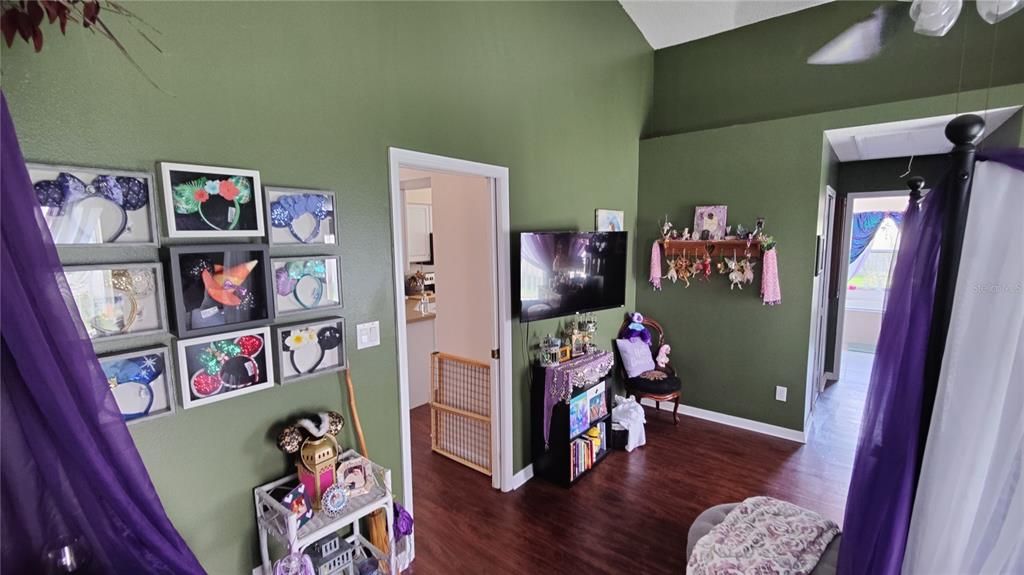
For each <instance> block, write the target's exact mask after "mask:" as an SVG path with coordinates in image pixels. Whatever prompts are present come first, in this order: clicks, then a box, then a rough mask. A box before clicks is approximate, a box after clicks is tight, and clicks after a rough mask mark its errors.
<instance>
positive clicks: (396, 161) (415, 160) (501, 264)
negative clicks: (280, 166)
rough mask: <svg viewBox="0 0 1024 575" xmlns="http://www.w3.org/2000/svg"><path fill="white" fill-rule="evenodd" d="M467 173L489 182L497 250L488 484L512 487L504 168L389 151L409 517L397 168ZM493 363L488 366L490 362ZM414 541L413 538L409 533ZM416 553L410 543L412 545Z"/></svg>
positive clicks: (401, 422) (402, 249) (409, 457)
mask: <svg viewBox="0 0 1024 575" xmlns="http://www.w3.org/2000/svg"><path fill="white" fill-rule="evenodd" d="M400 167H406V168H413V169H423V170H431V171H435V172H449V173H457V174H470V175H476V176H483V177H486V178H490V181H491V182H492V187H493V190H494V196H492V198H493V201H492V205H493V206H494V208H495V210H494V211H495V214H494V215H495V226H493V228H492V229H494V230H495V231H496V232H497V237H496V238H491V240H492V242H493V245H494V246H495V249H496V252H497V253H496V254H495V255H496V260H495V261H496V263H497V267H498V269H497V275H496V277H495V278H493V281H494V282H495V283H496V288H497V289H496V290H495V292H494V293H496V294H497V298H498V302H497V303H498V306H497V307H498V309H497V312H498V317H497V318H496V321H495V326H496V328H497V332H498V334H497V335H498V337H497V339H498V346H497V349H499V350H500V351H499V356H500V357H499V359H498V360H497V363H498V369H497V370H496V371H497V377H492V378H491V449H492V454H493V456H492V459H491V463H492V468H493V470H492V473H491V485H492V486H493V487H494V488H495V489H501V490H502V491H511V490H512V489H513V485H512V299H511V297H512V295H511V293H510V292H511V285H512V284H511V279H510V278H511V270H510V262H509V258H510V254H509V250H510V249H511V248H510V244H509V233H510V229H509V193H508V189H509V188H508V168H505V167H502V166H494V165H490V164H481V163H478V162H471V161H468V160H459V159H456V158H448V157H444V156H436V155H434V154H426V153H423V152H415V151H412V150H403V149H400V148H388V170H389V178H390V189H391V238H392V254H393V257H394V261H393V263H394V280H395V286H394V287H395V322H396V324H395V335H396V339H397V341H398V378H399V381H398V383H399V385H398V398H399V418H398V420H399V427H400V432H401V440H402V491H403V493H404V495H405V501H404V503H405V506H406V508H408V509H409V512H410V513H412V512H413V496H412V493H413V486H412V449H411V432H410V429H409V361H408V356H407V353H408V341H407V334H406V330H405V325H406V323H405V229H404V226H403V224H402V222H403V218H404V213H403V211H404V209H405V207H404V205H403V195H402V190H401V181H400V180H401V177H400V174H399V168H400ZM492 363H493V362H492ZM414 536H415V534H414ZM412 543H413V545H412V549H413V553H415V540H413V541H412Z"/></svg>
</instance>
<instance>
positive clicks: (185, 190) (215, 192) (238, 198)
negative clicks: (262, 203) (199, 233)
mask: <svg viewBox="0 0 1024 575" xmlns="http://www.w3.org/2000/svg"><path fill="white" fill-rule="evenodd" d="M212 196H220V197H222V198H224V199H225V200H226V201H229V202H234V203H235V209H234V210H233V213H232V212H229V214H228V218H229V219H230V220H231V221H230V222H229V223H228V227H227V228H221V227H219V226H216V225H214V224H213V223H212V222H210V220H208V219H206V216H205V215H203V204H205V203H206V202H207V201H208V200H209V199H210V197H212ZM173 198H174V211H175V212H176V213H179V214H199V217H200V218H202V220H203V221H204V222H206V225H208V226H210V227H211V228H213V229H215V230H221V231H226V230H233V229H235V228H236V227H238V220H239V218H241V215H242V204H247V203H249V201H250V200H252V187H251V184H250V183H249V179H248V178H243V177H241V176H234V177H230V178H227V179H224V180H210V179H208V178H199V179H197V180H192V181H191V182H185V183H183V184H178V185H176V186H174V192H173Z"/></svg>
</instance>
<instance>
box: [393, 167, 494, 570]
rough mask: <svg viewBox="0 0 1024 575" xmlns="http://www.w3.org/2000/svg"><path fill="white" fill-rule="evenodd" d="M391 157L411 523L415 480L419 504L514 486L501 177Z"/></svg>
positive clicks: (487, 170) (423, 525) (422, 526)
mask: <svg viewBox="0 0 1024 575" xmlns="http://www.w3.org/2000/svg"><path fill="white" fill-rule="evenodd" d="M389 157H390V187H391V224H392V236H393V238H392V239H393V246H394V257H395V260H394V273H395V304H396V339H397V342H398V358H397V362H398V365H399V399H400V410H401V413H400V418H399V421H400V427H401V429H400V431H401V439H402V463H403V477H402V481H403V491H404V493H403V495H404V502H405V504H406V507H407V508H409V509H410V511H412V512H413V514H414V516H415V515H416V512H415V508H414V506H413V486H414V484H415V485H417V486H422V490H423V492H424V493H425V494H426V496H427V497H426V500H425V501H427V502H428V503H426V504H427V505H429V504H430V502H443V501H445V500H446V499H447V498H448V497H449V496H450V489H451V487H452V486H454V485H456V484H458V483H459V482H474V483H476V482H487V483H490V484H491V486H492V487H493V488H495V489H501V490H503V491H508V490H510V489H511V488H512V460H511V457H512V437H511V435H512V431H511V429H512V428H511V426H512V416H511V403H512V402H511V385H510V381H511V372H512V366H511V352H510V350H511V338H512V328H511V321H512V316H511V299H510V295H509V285H510V284H509V279H508V278H509V242H508V237H509V229H508V228H509V226H508V210H509V207H508V170H507V169H506V168H503V167H499V166H491V165H486V164H479V163H476V162H468V161H464V160H457V159H453V158H446V157H442V156H434V155H431V154H423V153H419V152H412V151H407V150H399V149H395V148H392V149H391V150H390V153H389ZM417 531H421V532H424V533H425V532H427V531H429V525H428V524H427V522H421V521H417ZM435 535H436V536H441V534H440V533H437V534H435ZM413 536H414V538H415V536H416V533H414V534H413ZM414 545H415V539H414V540H413V547H412V549H413V550H414V549H415V546H414ZM413 552H414V551H413ZM408 559H409V560H411V557H409V558H408Z"/></svg>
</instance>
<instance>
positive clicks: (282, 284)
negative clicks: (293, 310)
mask: <svg viewBox="0 0 1024 575" xmlns="http://www.w3.org/2000/svg"><path fill="white" fill-rule="evenodd" d="M306 278H311V280H313V281H315V282H316V285H315V287H314V289H313V295H312V301H305V300H303V299H302V296H300V295H299V292H298V291H297V290H296V289H295V288H296V287H298V285H299V282H301V281H304V280H306ZM325 279H327V263H326V262H325V261H324V260H305V261H292V262H288V263H287V264H285V265H284V266H282V267H280V268H278V269H277V271H276V272H274V283H275V285H276V287H277V293H278V295H281V296H289V295H290V296H292V297H294V298H295V301H296V302H298V304H299V305H301V306H302V307H304V308H306V309H310V308H314V307H316V306H317V304H319V303H320V298H322V297H323V295H324V280H325Z"/></svg>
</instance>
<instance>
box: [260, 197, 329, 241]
mask: <svg viewBox="0 0 1024 575" xmlns="http://www.w3.org/2000/svg"><path fill="white" fill-rule="evenodd" d="M305 214H309V215H311V216H313V219H315V220H316V224H315V225H314V226H313V231H311V232H310V233H309V235H308V236H306V237H305V238H303V237H301V236H300V235H299V234H298V233H296V231H295V228H294V224H295V220H298V219H299V218H300V217H302V216H303V215H305ZM333 215H334V211H333V210H331V204H330V201H329V200H328V199H327V196H325V195H323V194H287V195H284V196H281V197H280V198H278V199H276V200H274V201H272V202H270V224H271V225H272V226H274V227H275V228H288V232H289V233H291V235H292V237H293V238H295V239H296V240H298V241H299V242H301V243H304V244H308V243H310V242H312V241H313V240H314V239H316V237H317V236H318V235H320V222H322V221H323V220H326V219H327V218H329V217H331V216H333Z"/></svg>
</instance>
